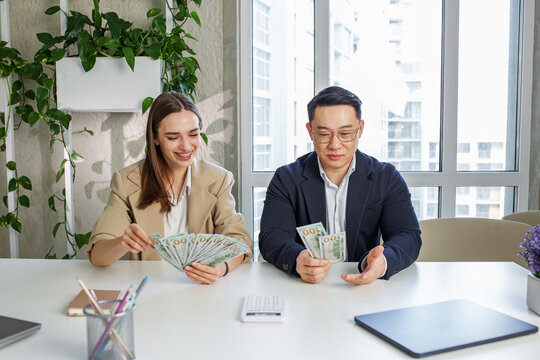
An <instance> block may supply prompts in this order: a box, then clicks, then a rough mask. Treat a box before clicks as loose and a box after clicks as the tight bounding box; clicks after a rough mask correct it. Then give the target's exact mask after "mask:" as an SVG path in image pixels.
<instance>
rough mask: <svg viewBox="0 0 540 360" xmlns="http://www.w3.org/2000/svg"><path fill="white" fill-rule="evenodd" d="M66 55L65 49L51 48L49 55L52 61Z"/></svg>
mask: <svg viewBox="0 0 540 360" xmlns="http://www.w3.org/2000/svg"><path fill="white" fill-rule="evenodd" d="M64 55H66V49H53V50H52V51H51V57H52V59H53V60H54V61H58V60H60V59H62V58H63V57H64Z"/></svg>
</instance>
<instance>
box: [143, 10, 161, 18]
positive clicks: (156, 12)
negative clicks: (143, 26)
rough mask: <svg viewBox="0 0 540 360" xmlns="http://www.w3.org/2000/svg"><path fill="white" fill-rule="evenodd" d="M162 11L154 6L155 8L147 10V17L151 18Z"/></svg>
mask: <svg viewBox="0 0 540 360" xmlns="http://www.w3.org/2000/svg"><path fill="white" fill-rule="evenodd" d="M160 12H161V9H159V8H153V9H150V10H148V11H147V12H146V17H147V18H151V17H154V16H156V15H157V14H159V13H160Z"/></svg>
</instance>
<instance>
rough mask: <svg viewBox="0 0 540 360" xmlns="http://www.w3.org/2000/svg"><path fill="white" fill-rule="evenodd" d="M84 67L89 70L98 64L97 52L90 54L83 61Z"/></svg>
mask: <svg viewBox="0 0 540 360" xmlns="http://www.w3.org/2000/svg"><path fill="white" fill-rule="evenodd" d="M81 63H82V67H83V69H84V71H86V72H88V71H90V70H92V69H93V68H94V65H95V64H96V54H93V55H90V56H89V57H88V58H86V60H84V61H82V62H81Z"/></svg>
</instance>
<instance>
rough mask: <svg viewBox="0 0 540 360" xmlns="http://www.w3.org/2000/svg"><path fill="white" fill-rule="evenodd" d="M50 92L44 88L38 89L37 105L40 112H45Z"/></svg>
mask: <svg viewBox="0 0 540 360" xmlns="http://www.w3.org/2000/svg"><path fill="white" fill-rule="evenodd" d="M48 95H49V91H48V90H47V89H46V88H44V87H38V88H37V89H36V103H37V108H38V111H39V112H43V109H44V108H45V105H46V104H47V97H48Z"/></svg>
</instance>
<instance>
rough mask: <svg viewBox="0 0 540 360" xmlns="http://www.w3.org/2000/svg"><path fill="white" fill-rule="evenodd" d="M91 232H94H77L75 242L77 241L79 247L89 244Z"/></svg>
mask: <svg viewBox="0 0 540 360" xmlns="http://www.w3.org/2000/svg"><path fill="white" fill-rule="evenodd" d="M91 234H92V232H88V233H86V234H75V242H76V243H77V247H78V248H79V249H82V247H83V246H84V245H86V244H88V241H90V235H91Z"/></svg>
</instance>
